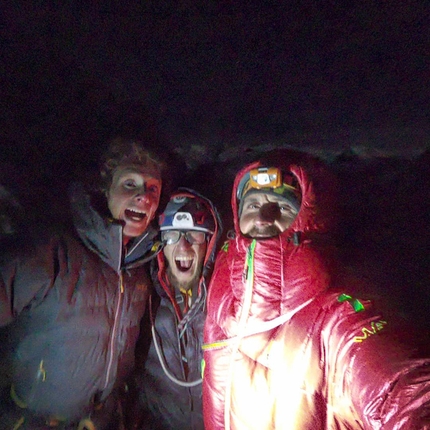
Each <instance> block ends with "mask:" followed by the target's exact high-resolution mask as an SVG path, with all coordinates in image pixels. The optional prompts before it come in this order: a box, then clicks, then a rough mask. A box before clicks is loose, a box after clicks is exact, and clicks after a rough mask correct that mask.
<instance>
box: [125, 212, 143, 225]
mask: <svg viewBox="0 0 430 430" xmlns="http://www.w3.org/2000/svg"><path fill="white" fill-rule="evenodd" d="M125 216H126V217H127V219H129V220H131V221H134V222H141V221H142V220H144V219H145V218H146V213H144V212H140V211H137V210H136V209H126V210H125Z"/></svg>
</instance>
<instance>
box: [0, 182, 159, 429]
mask: <svg viewBox="0 0 430 430" xmlns="http://www.w3.org/2000/svg"><path fill="white" fill-rule="evenodd" d="M72 207H73V211H74V226H75V229H76V235H69V234H62V235H53V236H51V237H50V238H49V239H48V240H46V241H45V240H43V241H42V240H40V241H38V242H37V244H32V245H27V246H25V249H24V248H23V249H19V250H18V251H19V252H16V253H15V255H14V256H12V255H10V254H9V255H4V256H3V258H2V261H1V265H0V276H1V277H0V325H1V326H5V325H7V327H5V328H4V329H3V331H5V333H6V337H7V339H8V343H7V344H3V345H2V347H1V353H2V360H4V361H3V362H8V363H9V364H10V368H11V374H10V375H8V376H9V378H10V383H11V384H12V386H13V388H14V390H15V393H16V400H18V399H19V403H21V404H24V405H25V406H26V407H25V409H26V411H30V412H31V413H33V414H35V415H40V416H44V417H58V418H60V419H61V420H67V421H71V422H73V421H79V420H80V419H81V418H83V417H86V416H88V415H89V414H91V412H92V408H93V407H94V401H96V402H103V401H104V400H105V399H106V398H107V396H109V394H110V393H111V392H112V390H113V389H114V387H115V386H118V385H119V384H120V383H121V382H122V381H124V379H125V377H126V376H127V374H128V373H129V372H130V371H131V370H132V369H133V367H134V350H135V344H136V340H137V337H138V334H139V324H140V320H141V318H142V315H143V314H144V311H145V306H146V302H147V297H148V294H149V286H150V279H149V274H148V273H147V272H148V269H147V267H146V265H144V262H145V261H146V260H147V258H148V255H149V253H150V250H151V248H152V246H153V237H154V236H155V234H156V232H155V231H154V230H149V231H147V232H146V233H144V235H143V236H142V237H140V238H138V240H136V241H135V242H134V243H135V246H134V247H133V249H131V250H130V251H129V252H128V254H127V255H123V252H122V227H121V225H119V224H115V223H112V222H109V221H106V220H105V219H103V218H102V217H100V215H99V214H98V213H97V212H96V211H94V210H93V209H92V208H91V206H90V199H89V196H87V195H86V194H85V193H84V192H83V190H82V189H81V188H79V187H76V188H75V190H74V192H73V198H72ZM148 252H149V253H148ZM0 421H1V418H0ZM2 428H3V427H2Z"/></svg>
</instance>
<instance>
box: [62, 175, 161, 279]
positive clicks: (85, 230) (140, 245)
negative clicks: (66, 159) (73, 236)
mask: <svg viewBox="0 0 430 430" xmlns="http://www.w3.org/2000/svg"><path fill="white" fill-rule="evenodd" d="M70 204H71V210H72V217H73V224H74V227H75V229H76V232H77V233H78V235H79V237H80V239H81V240H82V241H83V242H84V244H85V245H86V246H87V248H88V249H90V250H91V251H93V252H95V253H96V254H97V255H99V256H100V258H101V259H102V260H103V261H104V262H105V263H106V264H108V265H109V266H110V267H112V269H114V270H115V271H117V272H119V271H120V270H121V267H122V266H123V265H125V266H126V267H135V266H138V265H141V264H143V263H145V262H147V261H148V260H150V259H151V258H152V257H155V255H156V254H153V253H152V250H153V248H154V246H155V244H156V242H155V237H156V235H157V230H156V229H155V228H154V227H152V226H150V227H149V228H148V229H147V230H146V231H145V232H144V233H143V234H142V235H141V236H140V237H137V238H135V239H134V240H133V243H132V245H131V247H130V249H129V250H128V251H127V254H125V255H124V254H123V246H122V225H121V224H120V223H119V222H115V221H113V220H111V219H109V218H108V217H107V216H106V217H104V216H102V215H101V214H100V212H99V211H97V210H96V209H95V206H94V204H93V202H92V199H91V194H90V193H88V192H87V191H86V189H85V187H84V186H83V184H79V183H74V184H72V185H71V187H70Z"/></svg>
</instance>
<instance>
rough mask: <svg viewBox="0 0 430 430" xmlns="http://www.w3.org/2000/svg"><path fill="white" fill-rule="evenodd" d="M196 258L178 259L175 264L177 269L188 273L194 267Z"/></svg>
mask: <svg viewBox="0 0 430 430" xmlns="http://www.w3.org/2000/svg"><path fill="white" fill-rule="evenodd" d="M193 261H194V258H193V257H176V258H175V263H176V267H177V269H178V270H179V271H180V272H186V271H188V270H190V269H191V266H192V265H193Z"/></svg>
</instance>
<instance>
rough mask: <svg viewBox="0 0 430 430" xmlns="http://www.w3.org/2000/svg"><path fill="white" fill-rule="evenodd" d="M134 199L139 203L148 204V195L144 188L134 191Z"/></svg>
mask: <svg viewBox="0 0 430 430" xmlns="http://www.w3.org/2000/svg"><path fill="white" fill-rule="evenodd" d="M135 199H136V200H137V201H139V202H140V201H143V202H149V194H148V193H147V192H146V189H145V187H144V186H143V187H140V188H139V189H138V190H136V195H135Z"/></svg>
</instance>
